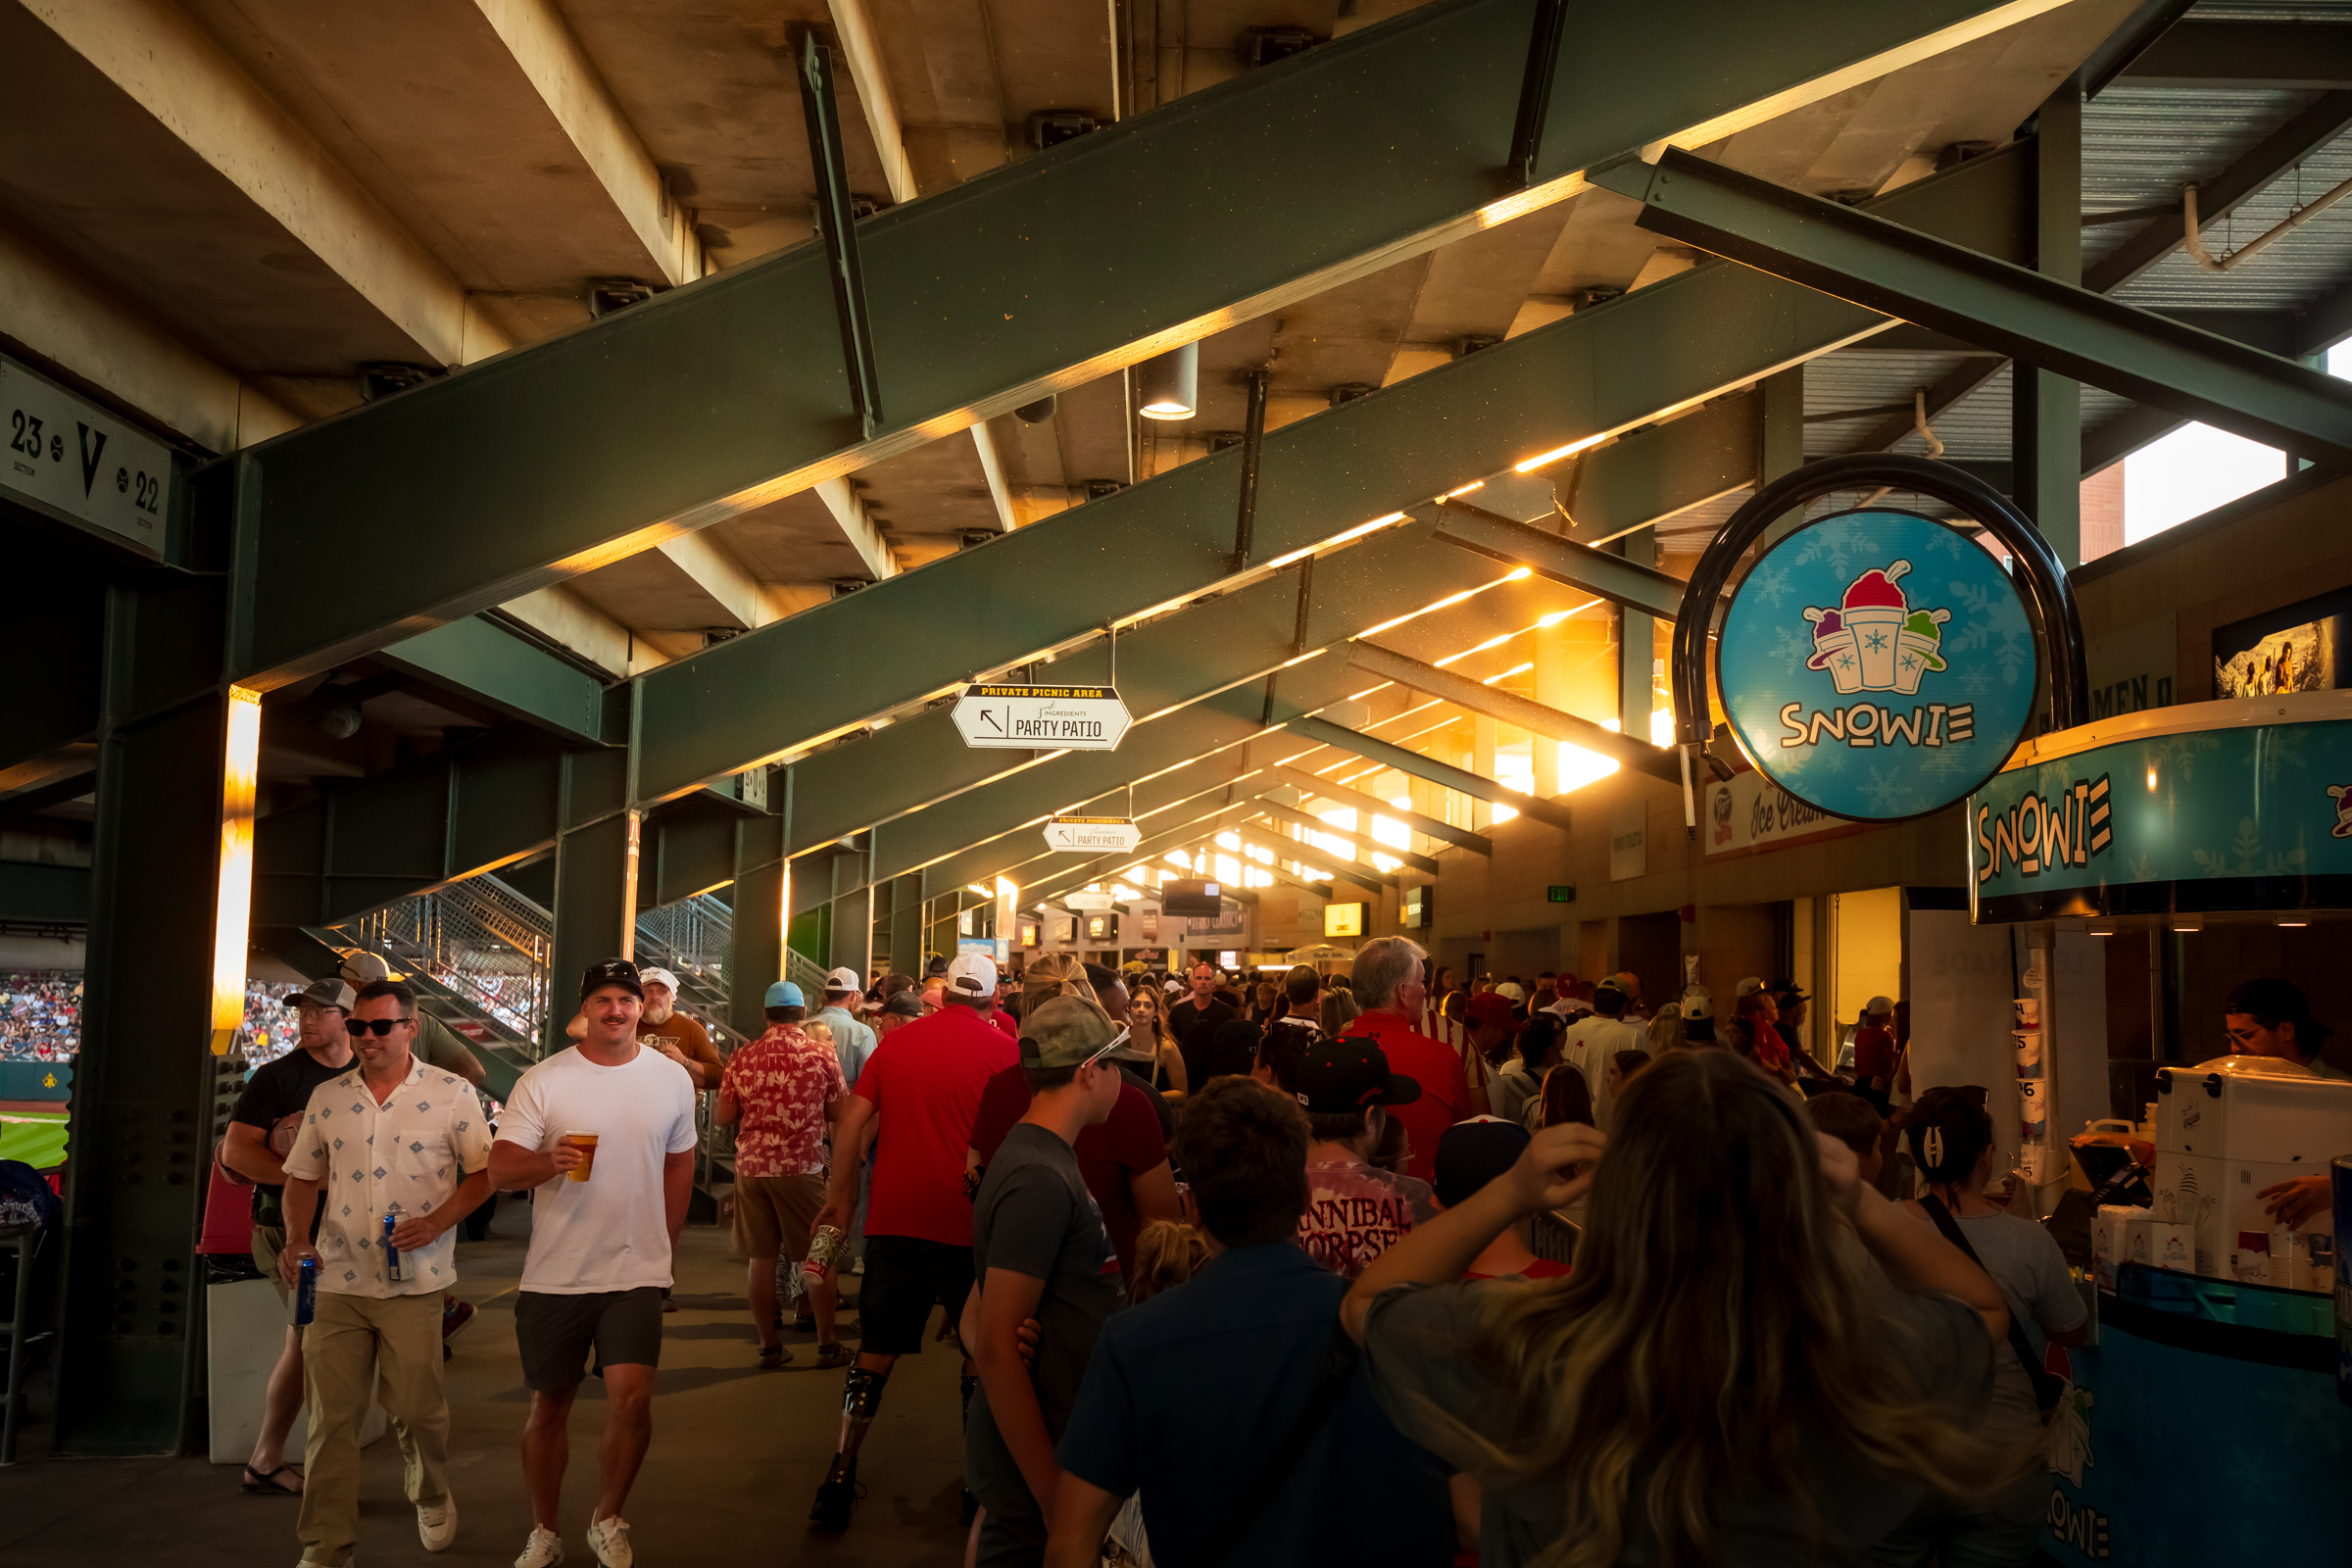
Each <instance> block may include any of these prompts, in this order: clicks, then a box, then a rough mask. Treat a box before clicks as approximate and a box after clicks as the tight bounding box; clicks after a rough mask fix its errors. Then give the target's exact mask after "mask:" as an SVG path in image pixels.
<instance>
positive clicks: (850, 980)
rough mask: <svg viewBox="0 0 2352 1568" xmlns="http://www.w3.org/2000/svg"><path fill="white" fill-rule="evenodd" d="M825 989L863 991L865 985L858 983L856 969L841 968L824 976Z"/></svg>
mask: <svg viewBox="0 0 2352 1568" xmlns="http://www.w3.org/2000/svg"><path fill="white" fill-rule="evenodd" d="M825 989H826V990H827V991H863V990H864V989H865V987H864V986H862V985H860V984H858V971H857V970H855V969H850V968H841V969H836V970H834V971H833V972H832V973H831V974H829V975H827V976H825Z"/></svg>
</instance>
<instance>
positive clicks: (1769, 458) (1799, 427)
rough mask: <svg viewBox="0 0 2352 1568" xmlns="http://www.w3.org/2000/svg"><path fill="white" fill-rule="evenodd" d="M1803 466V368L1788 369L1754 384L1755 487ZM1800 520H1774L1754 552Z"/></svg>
mask: <svg viewBox="0 0 2352 1568" xmlns="http://www.w3.org/2000/svg"><path fill="white" fill-rule="evenodd" d="M1803 466H1805V368H1804V367H1803V366H1802V365H1791V366H1790V367H1789V368H1787V369H1786V370H1782V371H1779V372H1777V373H1776V374H1773V375H1768V376H1766V377H1764V379H1762V380H1761V381H1758V382H1757V383H1756V483H1757V485H1758V486H1763V485H1767V484H1770V483H1772V481H1773V480H1775V479H1778V478H1779V477H1780V476H1781V475H1782V474H1784V473H1793V472H1794V471H1796V470H1797V469H1798V468H1801V467H1803ZM1803 520H1804V513H1803V512H1801V511H1799V512H1791V513H1789V515H1787V516H1784V517H1776V518H1775V519H1773V524H1772V526H1771V527H1770V528H1767V529H1766V530H1764V536H1763V538H1761V539H1759V540H1758V541H1756V549H1757V550H1758V551H1759V552H1761V551H1765V550H1769V549H1771V548H1772V547H1773V545H1774V544H1775V543H1776V542H1778V541H1779V540H1782V539H1785V538H1787V537H1788V536H1789V533H1790V532H1791V531H1792V530H1793V529H1794V528H1795V527H1796V525H1797V524H1798V523H1800V522H1802V521H1803ZM1653 564H1654V563H1653Z"/></svg>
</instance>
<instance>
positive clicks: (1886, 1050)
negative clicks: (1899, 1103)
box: [1854, 997, 1894, 1116]
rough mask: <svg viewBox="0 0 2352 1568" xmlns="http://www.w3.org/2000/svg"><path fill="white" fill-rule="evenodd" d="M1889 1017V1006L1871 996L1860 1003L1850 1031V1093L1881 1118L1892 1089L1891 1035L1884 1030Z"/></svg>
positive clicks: (1890, 1013) (1892, 1052) (1892, 1053)
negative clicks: (1855, 1020) (1860, 1012)
mask: <svg viewBox="0 0 2352 1568" xmlns="http://www.w3.org/2000/svg"><path fill="white" fill-rule="evenodd" d="M1893 1016H1894V1004H1893V1003H1891V1002H1889V1001H1887V999H1886V998H1885V997H1873V998H1871V999H1870V1000H1869V1001H1868V1002H1865V1003H1864V1004H1862V1017H1861V1019H1860V1021H1859V1023H1858V1025H1857V1026H1856V1028H1855V1030H1854V1093H1855V1094H1857V1095H1860V1096H1861V1097H1862V1098H1863V1099H1864V1100H1867V1101H1869V1102H1870V1103H1871V1104H1872V1105H1873V1106H1875V1107H1877V1109H1878V1112H1879V1114H1880V1115H1882V1116H1883V1115H1885V1114H1886V1113H1887V1105H1888V1103H1890V1100H1889V1091H1891V1090H1892V1089H1893V1088H1894V1032H1893V1031H1892V1030H1890V1029H1888V1028H1887V1020H1888V1019H1889V1018H1892V1017H1893Z"/></svg>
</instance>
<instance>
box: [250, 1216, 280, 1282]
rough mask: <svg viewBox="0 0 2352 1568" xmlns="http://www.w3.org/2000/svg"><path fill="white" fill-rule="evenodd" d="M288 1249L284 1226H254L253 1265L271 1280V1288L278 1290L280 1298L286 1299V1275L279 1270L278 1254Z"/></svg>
mask: <svg viewBox="0 0 2352 1568" xmlns="http://www.w3.org/2000/svg"><path fill="white" fill-rule="evenodd" d="M284 1250H286V1233H285V1229H284V1227H282V1226H278V1225H256V1226H255V1227H254V1228H253V1266H254V1267H255V1268H258V1269H260V1270H261V1271H262V1275H263V1277H264V1278H266V1279H267V1280H269V1282H270V1289H271V1290H273V1291H275V1292H277V1299H279V1300H281V1301H282V1300H284V1299H286V1277H285V1276H284V1275H283V1274H280V1273H279V1272H278V1271H277V1254H278V1253H280V1252H282V1251H284Z"/></svg>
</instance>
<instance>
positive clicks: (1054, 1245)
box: [960, 996, 1176, 1563]
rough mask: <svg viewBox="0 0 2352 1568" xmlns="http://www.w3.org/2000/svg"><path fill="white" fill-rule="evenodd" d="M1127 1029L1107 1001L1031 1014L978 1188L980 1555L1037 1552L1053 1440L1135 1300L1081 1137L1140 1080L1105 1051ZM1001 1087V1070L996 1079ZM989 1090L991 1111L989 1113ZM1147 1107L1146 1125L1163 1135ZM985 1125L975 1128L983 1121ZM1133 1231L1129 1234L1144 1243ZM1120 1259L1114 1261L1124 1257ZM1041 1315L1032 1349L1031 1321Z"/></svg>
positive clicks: (1171, 1208) (974, 1460)
mask: <svg viewBox="0 0 2352 1568" xmlns="http://www.w3.org/2000/svg"><path fill="white" fill-rule="evenodd" d="M1117 1038H1118V1030H1117V1028H1116V1026H1114V1025H1113V1024H1112V1023H1111V1021H1110V1018H1109V1016H1108V1015H1107V1014H1106V1013H1104V1012H1103V1009H1102V1007H1100V1006H1098V1005H1095V1004H1093V1003H1091V1002H1088V1001H1086V1000H1085V999H1084V998H1081V997H1076V996H1062V997H1054V998H1052V999H1050V1000H1049V1001H1047V1002H1045V1003H1043V1004H1042V1005H1039V1006H1038V1007H1037V1009H1036V1010H1035V1011H1033V1012H1032V1013H1031V1014H1030V1015H1029V1018H1028V1020H1027V1022H1026V1025H1025V1026H1024V1028H1023V1030H1022V1034H1021V1041H1020V1054H1021V1060H1020V1065H1019V1066H1018V1067H1016V1068H1014V1069H1012V1070H1013V1071H1014V1072H1016V1073H1018V1074H1020V1075H1021V1082H1020V1087H1021V1089H1022V1091H1023V1093H1022V1095H1021V1100H1022V1102H1023V1104H1024V1108H1023V1111H1022V1114H1021V1115H1020V1117H1019V1120H1018V1121H1017V1122H1016V1123H1015V1124H1014V1125H1012V1126H1010V1127H1007V1128H1005V1130H1004V1131H1003V1133H1002V1134H1000V1135H998V1137H997V1138H996V1140H995V1142H996V1146H997V1147H996V1149H995V1151H994V1152H993V1154H992V1156H991V1158H990V1160H989V1165H988V1173H987V1175H986V1176H984V1177H983V1178H982V1179H981V1182H980V1189H979V1192H978V1193H977V1194H976V1195H975V1196H974V1198H973V1201H972V1267H973V1271H974V1274H975V1276H976V1278H975V1283H974V1286H973V1289H972V1290H971V1291H970V1292H969V1293H968V1296H967V1299H966V1301H965V1303H964V1304H963V1306H962V1309H961V1312H960V1322H961V1328H960V1333H961V1335H962V1337H963V1339H964V1341H965V1343H966V1345H967V1346H969V1347H970V1349H971V1354H972V1359H973V1361H974V1362H975V1364H976V1365H977V1366H978V1367H979V1371H980V1383H981V1388H980V1397H978V1398H977V1399H975V1400H974V1401H973V1407H972V1412H971V1419H970V1421H969V1423H968V1424H967V1426H966V1429H965V1434H964V1473H965V1475H966V1476H967V1477H969V1482H968V1484H969V1485H970V1487H971V1489H972V1491H973V1492H974V1493H975V1494H976V1495H978V1496H979V1498H980V1502H981V1505H982V1507H983V1508H985V1509H986V1510H987V1511H986V1513H985V1514H984V1515H983V1516H982V1521H981V1526H980V1535H979V1542H978V1546H979V1559H980V1560H981V1561H983V1562H989V1563H1013V1562H1026V1563H1035V1562H1039V1561H1042V1559H1043V1557H1044V1555H1045V1549H1046V1509H1047V1508H1048V1507H1049V1506H1051V1505H1052V1503H1053V1501H1054V1494H1055V1493H1056V1491H1058V1490H1059V1483H1060V1480H1061V1468H1060V1466H1059V1465H1058V1464H1056V1463H1055V1461H1054V1443H1055V1442H1056V1441H1058V1440H1059V1439H1060V1437H1061V1435H1062V1431H1063V1429H1064V1427H1065V1426H1066V1425H1067V1424H1068V1421H1069V1414H1070V1407H1071V1406H1072V1405H1073V1404H1074V1403H1076V1401H1077V1397H1078V1386H1079V1380H1080V1379H1081V1378H1083V1377H1084V1376H1085V1373H1086V1363H1087V1360H1088V1359H1089V1357H1091V1356H1092V1355H1093V1354H1094V1349H1095V1341H1096V1338H1097V1336H1098V1335H1100V1334H1101V1332H1102V1329H1103V1324H1104V1323H1105V1322H1106V1321H1108V1320H1109V1318H1110V1315H1111V1314H1112V1313H1113V1312H1116V1311H1118V1310H1119V1309H1120V1308H1121V1307H1123V1306H1125V1305H1126V1304H1127V1293H1126V1290H1125V1288H1124V1287H1123V1285H1122V1284H1121V1278H1120V1270H1121V1269H1123V1268H1124V1267H1125V1266H1126V1263H1127V1261H1128V1260H1127V1259H1125V1258H1122V1257H1117V1256H1114V1255H1113V1243H1112V1241H1111V1239H1110V1237H1109V1236H1108V1235H1106V1234H1105V1231H1104V1215H1103V1211H1102V1210H1101V1209H1100V1208H1099V1207H1098V1206H1097V1202H1096V1200H1095V1198H1094V1197H1091V1196H1090V1193H1092V1192H1093V1191H1094V1190H1095V1186H1096V1184H1095V1182H1094V1181H1093V1180H1092V1179H1090V1178H1089V1176H1088V1175H1087V1173H1086V1172H1085V1171H1084V1169H1083V1168H1082V1167H1083V1164H1084V1156H1083V1155H1082V1154H1081V1153H1079V1152H1078V1150H1077V1148H1076V1146H1077V1145H1078V1144H1079V1143H1081V1142H1082V1141H1083V1140H1084V1139H1085V1137H1086V1135H1087V1134H1088V1133H1089V1132H1093V1131H1097V1130H1099V1129H1100V1128H1101V1127H1102V1126H1103V1124H1104V1123H1105V1122H1106V1121H1107V1119H1108V1118H1109V1117H1110V1116H1112V1115H1113V1114H1115V1113H1117V1111H1118V1110H1119V1109H1120V1107H1122V1106H1123V1105H1125V1104H1127V1103H1129V1102H1130V1099H1131V1097H1132V1099H1133V1100H1136V1101H1140V1100H1141V1099H1142V1098H1143V1097H1142V1094H1141V1091H1139V1090H1137V1089H1136V1088H1135V1087H1134V1086H1133V1085H1131V1084H1129V1083H1127V1082H1126V1081H1125V1080H1124V1079H1123V1078H1121V1077H1120V1076H1119V1074H1118V1073H1117V1072H1116V1071H1114V1070H1112V1068H1111V1067H1110V1066H1109V1065H1108V1064H1107V1063H1106V1062H1105V1061H1104V1060H1103V1054H1104V1053H1105V1052H1106V1051H1107V1050H1108V1048H1109V1047H1110V1045H1111V1043H1112V1041H1114V1040H1115V1039H1117ZM992 1086H993V1081H992ZM988 1110H989V1107H988V1103H987V1102H986V1101H985V1100H983V1102H982V1104H981V1116H982V1119H983V1121H985V1120H986V1119H987V1118H988ZM1133 1114H1134V1115H1138V1116H1143V1117H1144V1119H1143V1120H1142V1121H1141V1122H1140V1123H1138V1124H1137V1130H1138V1131H1140V1132H1141V1133H1143V1134H1148V1135H1149V1136H1150V1137H1151V1140H1152V1142H1153V1143H1154V1144H1156V1143H1157V1141H1158V1135H1157V1130H1156V1129H1155V1128H1154V1127H1153V1125H1152V1121H1151V1120H1150V1118H1149V1116H1148V1114H1146V1113H1145V1112H1144V1111H1143V1109H1142V1107H1141V1106H1140V1105H1138V1106H1137V1107H1136V1109H1135V1111H1134V1113H1133ZM975 1136H978V1134H977V1133H976V1134H975ZM1157 1157H1158V1160H1159V1164H1158V1176H1159V1178H1160V1180H1161V1182H1162V1183H1163V1184H1164V1186H1165V1190H1166V1198H1167V1208H1168V1212H1167V1213H1165V1214H1155V1215H1153V1216H1152V1217H1153V1218H1160V1219H1165V1218H1172V1217H1174V1213H1175V1199H1176V1188H1175V1183H1174V1182H1173V1181H1171V1180H1168V1179H1167V1153H1166V1151H1165V1150H1164V1149H1163V1150H1160V1151H1159V1152H1158V1156H1157ZM1134 1241H1135V1238H1134V1235H1133V1233H1132V1232H1130V1233H1129V1235H1128V1237H1127V1245H1128V1246H1129V1247H1130V1248H1131V1249H1132V1247H1133V1246H1134ZM1114 1264H1115V1265H1117V1267H1115V1268H1114ZM1029 1320H1035V1322H1036V1323H1037V1325H1038V1328H1037V1338H1036V1343H1035V1348H1034V1350H1033V1351H1027V1352H1025V1351H1024V1348H1023V1345H1022V1328H1023V1325H1024V1323H1025V1322H1027V1321H1029Z"/></svg>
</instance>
